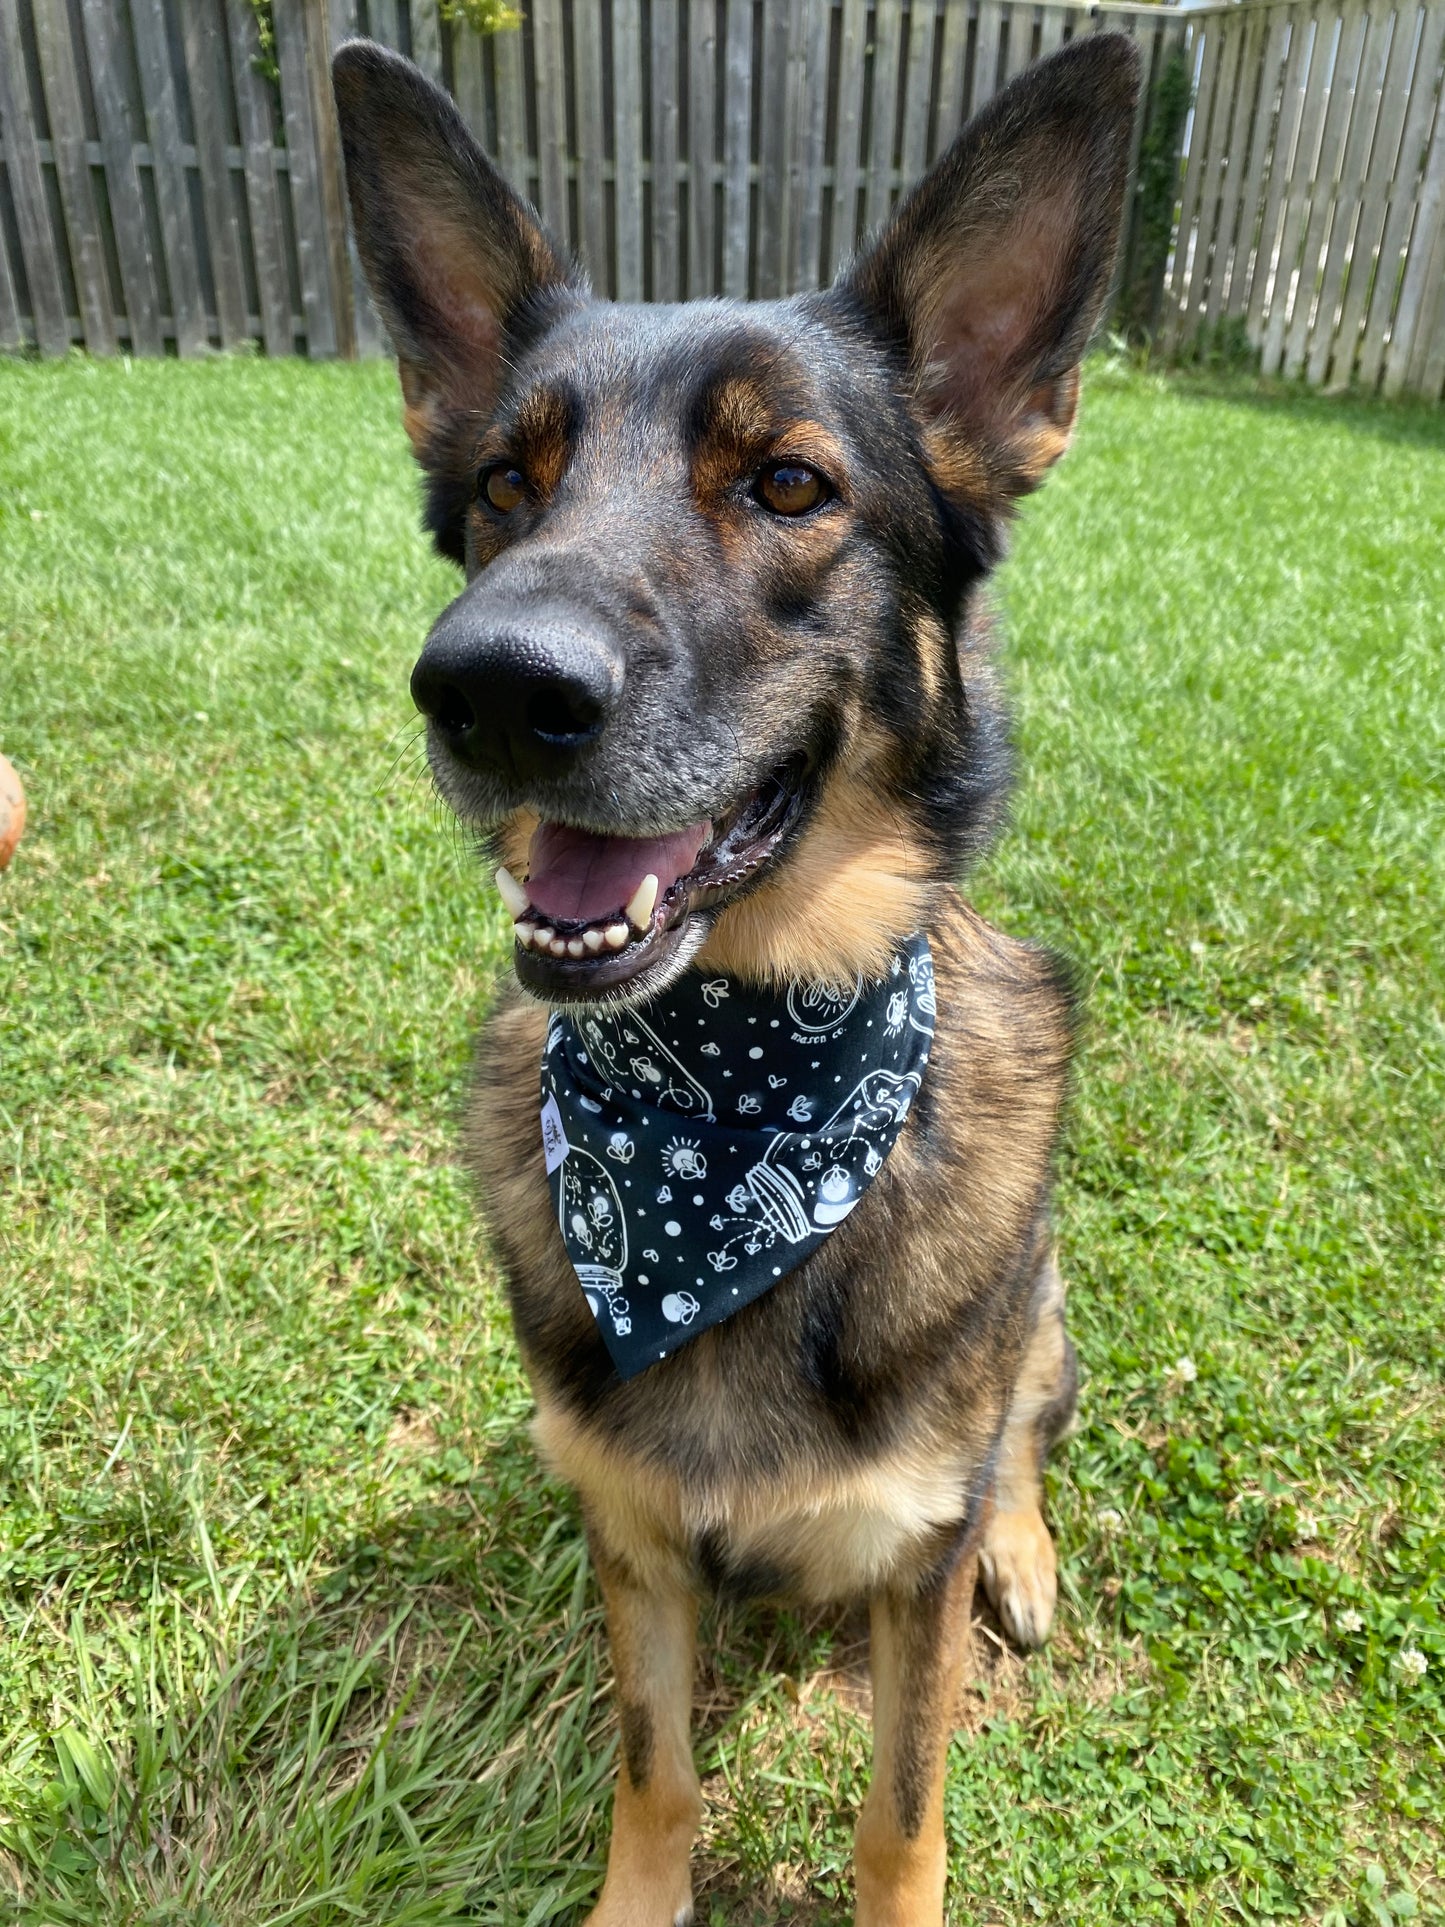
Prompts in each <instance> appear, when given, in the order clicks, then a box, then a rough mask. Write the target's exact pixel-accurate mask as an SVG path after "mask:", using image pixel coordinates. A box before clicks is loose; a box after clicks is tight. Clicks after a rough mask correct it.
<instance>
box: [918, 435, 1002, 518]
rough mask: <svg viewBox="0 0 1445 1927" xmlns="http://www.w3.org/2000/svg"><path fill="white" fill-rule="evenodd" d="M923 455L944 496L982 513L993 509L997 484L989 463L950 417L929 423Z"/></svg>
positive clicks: (924, 440)
mask: <svg viewBox="0 0 1445 1927" xmlns="http://www.w3.org/2000/svg"><path fill="white" fill-rule="evenodd" d="M923 455H924V459H925V461H926V462H927V463H928V468H929V473H930V474H931V475H932V476H933V479H934V481H935V482H937V484H938V486H939V487H940V488H941V489H942V490H943V492H944V494H945V495H948V496H951V497H952V498H953V500H954V501H956V502H965V503H968V504H970V505H971V506H973V507H975V508H977V509H978V510H979V511H980V512H988V511H990V510H991V509H992V508H993V507H994V496H995V490H994V481H993V476H992V475H991V474H990V472H989V466H988V463H987V461H986V460H985V459H984V457H983V455H982V453H981V452H980V451H979V450H978V449H977V448H975V447H974V445H973V443H972V442H970V441H969V439H968V437H967V436H966V435H965V434H964V433H963V432H962V430H961V429H960V428H959V427H958V425H957V423H955V422H954V421H953V420H951V419H950V418H949V417H947V416H945V417H943V418H942V419H941V420H940V419H938V418H935V419H933V420H931V421H930V422H929V423H928V425H927V427H926V428H925V429H924V431H923Z"/></svg>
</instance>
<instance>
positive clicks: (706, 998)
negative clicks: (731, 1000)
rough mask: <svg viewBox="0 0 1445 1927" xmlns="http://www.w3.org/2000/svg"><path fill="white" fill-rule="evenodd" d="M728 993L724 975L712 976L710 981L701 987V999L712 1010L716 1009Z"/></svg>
mask: <svg viewBox="0 0 1445 1927" xmlns="http://www.w3.org/2000/svg"><path fill="white" fill-rule="evenodd" d="M727 994H728V986H727V979H726V977H714V978H713V980H712V982H711V983H706V984H704V985H703V987H702V1000H703V1002H704V1003H705V1004H706V1005H707V1006H708V1007H709V1008H710V1009H712V1010H716V1009H717V1007H718V1005H719V1004H720V1003H721V1002H722V1000H723V998H724V997H726V996H727Z"/></svg>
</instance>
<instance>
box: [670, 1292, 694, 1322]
mask: <svg viewBox="0 0 1445 1927" xmlns="http://www.w3.org/2000/svg"><path fill="white" fill-rule="evenodd" d="M701 1310H702V1306H701V1305H700V1304H699V1303H698V1302H697V1300H696V1298H694V1297H693V1295H692V1293H691V1292H690V1291H670V1292H669V1293H668V1294H667V1296H666V1297H665V1298H664V1299H663V1301H662V1315H663V1317H664V1318H665V1319H666V1320H667V1322H668V1323H669V1324H670V1325H690V1324H691V1323H692V1321H693V1319H694V1318H696V1317H697V1315H698V1313H699V1312H700V1311H701Z"/></svg>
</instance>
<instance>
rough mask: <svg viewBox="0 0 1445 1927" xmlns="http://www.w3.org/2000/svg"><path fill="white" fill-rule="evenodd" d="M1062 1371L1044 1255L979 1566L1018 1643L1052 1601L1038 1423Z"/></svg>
mask: <svg viewBox="0 0 1445 1927" xmlns="http://www.w3.org/2000/svg"><path fill="white" fill-rule="evenodd" d="M1064 1370H1065V1340H1064V1287H1063V1284H1062V1282H1061V1280H1060V1278H1059V1274H1058V1269H1057V1266H1056V1265H1055V1264H1054V1262H1053V1260H1052V1259H1050V1260H1049V1262H1048V1264H1047V1265H1046V1267H1045V1269H1044V1271H1043V1272H1042V1274H1041V1276H1040V1281H1039V1290H1038V1294H1037V1296H1036V1298H1035V1302H1034V1328H1033V1335H1032V1337H1031V1338H1030V1340H1029V1347H1028V1350H1027V1352H1026V1353H1025V1354H1024V1361H1023V1365H1022V1366H1021V1368H1020V1370H1019V1375H1018V1379H1017V1382H1016V1383H1015V1386H1014V1394H1013V1400H1012V1402H1011V1404H1010V1406H1009V1414H1008V1418H1007V1420H1006V1422H1005V1424H1004V1429H1003V1436H1002V1438H1001V1439H1000V1441H999V1453H998V1473H997V1476H996V1479H995V1481H994V1513H993V1517H992V1518H991V1519H990V1521H989V1525H988V1530H987V1531H986V1532H985V1534H984V1538H983V1546H982V1549H981V1551H980V1554H979V1571H980V1573H981V1575H982V1578H983V1583H984V1588H985V1590H986V1591H987V1593H988V1596H989V1598H990V1599H991V1600H992V1601H993V1606H994V1610H995V1612H997V1614H998V1616H999V1618H1000V1620H1001V1621H1002V1622H1003V1628H1004V1631H1005V1632H1006V1633H1007V1634H1008V1636H1009V1638H1010V1639H1012V1640H1013V1641H1014V1642H1015V1643H1016V1644H1017V1645H1019V1646H1023V1647H1027V1648H1030V1649H1032V1648H1033V1647H1036V1646H1042V1645H1043V1643H1044V1641H1045V1640H1046V1639H1047V1638H1048V1636H1049V1632H1050V1630H1051V1628H1052V1626H1053V1620H1054V1608H1055V1606H1056V1604H1057V1602H1058V1560H1057V1556H1056V1554H1055V1552H1054V1542H1053V1539H1052V1537H1051V1536H1050V1534H1049V1529H1048V1527H1047V1526H1046V1525H1045V1524H1044V1517H1043V1511H1042V1506H1043V1455H1044V1451H1045V1450H1046V1449H1047V1448H1046V1447H1045V1446H1041V1442H1040V1437H1039V1421H1040V1419H1041V1418H1042V1416H1043V1414H1044V1413H1045V1411H1047V1409H1048V1407H1049V1406H1050V1404H1051V1403H1052V1402H1053V1401H1054V1400H1055V1399H1056V1398H1057V1397H1058V1393H1059V1388H1060V1384H1061V1382H1062V1380H1063V1377H1064Z"/></svg>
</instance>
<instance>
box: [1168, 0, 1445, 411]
mask: <svg viewBox="0 0 1445 1927" xmlns="http://www.w3.org/2000/svg"><path fill="white" fill-rule="evenodd" d="M1442 57H1445V0H1395V3H1394V4H1391V3H1390V0H1370V4H1369V5H1366V4H1365V0H1305V3H1304V4H1300V0H1244V3H1243V4H1242V5H1235V6H1232V7H1230V8H1228V9H1225V10H1211V11H1209V12H1208V13H1206V14H1200V15H1191V16H1189V19H1188V59H1189V63H1190V72H1191V76H1192V78H1193V81H1194V87H1195V103H1194V111H1193V114H1192V117H1191V124H1190V127H1189V130H1188V159H1187V166H1186V170H1185V176H1184V185H1183V194H1182V201H1181V205H1180V212H1179V219H1178V227H1177V233H1176V238H1175V246H1174V251H1173V259H1172V261H1171V263H1170V269H1169V276H1168V282H1167V289H1166V306H1165V311H1164V312H1165V319H1164V325H1163V339H1164V342H1165V345H1166V346H1168V347H1170V348H1173V349H1176V350H1189V349H1197V348H1201V347H1202V348H1205V349H1208V348H1211V347H1214V346H1217V345H1223V346H1224V347H1225V348H1226V349H1227V347H1228V345H1229V341H1230V334H1231V331H1233V333H1234V335H1235V336H1236V337H1237V336H1238V335H1239V334H1241V333H1242V335H1243V337H1244V339H1245V340H1246V341H1247V343H1248V344H1249V346H1250V347H1251V348H1253V349H1254V350H1256V351H1258V353H1259V355H1260V357H1261V360H1262V364H1263V367H1264V371H1265V373H1266V374H1276V373H1283V374H1285V375H1287V376H1296V375H1300V374H1304V375H1305V376H1306V377H1307V378H1308V379H1309V380H1310V381H1311V382H1312V383H1314V384H1315V385H1317V386H1325V387H1328V388H1332V389H1342V388H1345V387H1347V386H1349V385H1350V384H1351V383H1354V384H1357V385H1359V386H1360V387H1363V388H1366V389H1374V388H1376V387H1377V386H1379V387H1382V388H1383V390H1384V392H1385V394H1387V395H1393V394H1398V393H1399V392H1400V391H1401V390H1402V389H1405V390H1412V391H1414V392H1415V393H1417V394H1421V395H1424V396H1427V397H1428V398H1429V399H1430V400H1432V401H1438V400H1439V399H1440V397H1441V391H1442V388H1445V92H1442V72H1441V67H1442Z"/></svg>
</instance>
